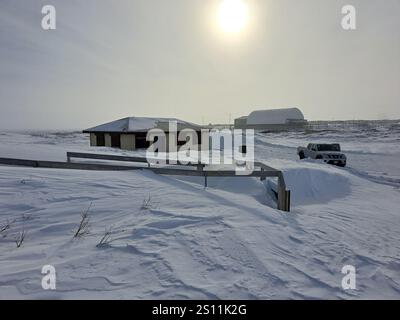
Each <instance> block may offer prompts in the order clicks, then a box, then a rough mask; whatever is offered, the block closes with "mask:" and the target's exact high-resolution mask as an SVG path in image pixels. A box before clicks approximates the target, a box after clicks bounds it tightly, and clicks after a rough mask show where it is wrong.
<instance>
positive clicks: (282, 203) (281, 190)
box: [278, 174, 290, 212]
mask: <svg viewBox="0 0 400 320" xmlns="http://www.w3.org/2000/svg"><path fill="white" fill-rule="evenodd" d="M278 210H282V211H286V212H289V211H290V191H287V190H286V185H285V182H284V178H283V175H282V174H280V175H279V176H278Z"/></svg>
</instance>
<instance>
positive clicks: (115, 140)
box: [111, 133, 121, 148]
mask: <svg viewBox="0 0 400 320" xmlns="http://www.w3.org/2000/svg"><path fill="white" fill-rule="evenodd" d="M111 147H112V148H121V135H120V134H118V133H111Z"/></svg>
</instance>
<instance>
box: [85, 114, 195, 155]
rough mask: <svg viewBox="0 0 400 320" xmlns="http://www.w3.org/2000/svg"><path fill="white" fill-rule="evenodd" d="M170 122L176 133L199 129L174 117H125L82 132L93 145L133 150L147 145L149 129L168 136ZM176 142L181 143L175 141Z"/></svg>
mask: <svg viewBox="0 0 400 320" xmlns="http://www.w3.org/2000/svg"><path fill="white" fill-rule="evenodd" d="M170 123H176V129H177V133H178V134H179V132H180V131H181V130H183V129H192V130H194V131H196V132H197V133H198V132H200V131H201V127H200V126H198V125H197V124H194V123H191V122H187V121H183V120H179V119H176V118H149V117H127V118H123V119H119V120H116V121H112V122H108V123H104V124H101V125H99V126H96V127H93V128H89V129H86V130H84V131H83V133H89V134H90V145H91V146H93V147H112V148H121V149H125V150H135V149H141V148H148V147H149V145H150V143H149V142H148V141H147V140H146V137H147V132H148V131H149V130H152V129H161V130H163V131H164V132H165V134H166V135H167V136H168V134H169V124H170ZM200 136H201V135H200V134H198V137H200ZM177 144H178V145H179V144H182V143H180V142H179V141H177Z"/></svg>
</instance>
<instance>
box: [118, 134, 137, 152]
mask: <svg viewBox="0 0 400 320" xmlns="http://www.w3.org/2000/svg"><path fill="white" fill-rule="evenodd" d="M121 149H124V150H135V149H136V144H135V135H134V134H121Z"/></svg>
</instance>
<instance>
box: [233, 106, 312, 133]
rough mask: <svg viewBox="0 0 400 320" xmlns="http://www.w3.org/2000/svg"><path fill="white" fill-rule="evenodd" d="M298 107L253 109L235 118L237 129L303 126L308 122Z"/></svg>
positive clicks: (277, 129)
mask: <svg viewBox="0 0 400 320" xmlns="http://www.w3.org/2000/svg"><path fill="white" fill-rule="evenodd" d="M307 123H308V122H307V120H305V119H304V115H303V113H302V112H301V111H300V110H299V109H298V108H288V109H269V110H258V111H253V112H252V113H250V114H249V115H248V116H244V117H240V118H237V119H235V129H255V130H264V131H281V130H290V129H295V128H302V127H304V126H305V125H306V124H307Z"/></svg>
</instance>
